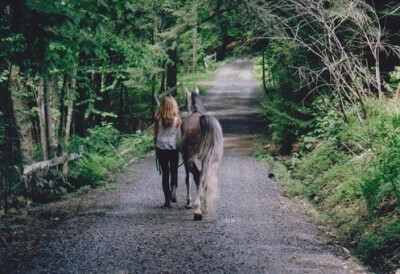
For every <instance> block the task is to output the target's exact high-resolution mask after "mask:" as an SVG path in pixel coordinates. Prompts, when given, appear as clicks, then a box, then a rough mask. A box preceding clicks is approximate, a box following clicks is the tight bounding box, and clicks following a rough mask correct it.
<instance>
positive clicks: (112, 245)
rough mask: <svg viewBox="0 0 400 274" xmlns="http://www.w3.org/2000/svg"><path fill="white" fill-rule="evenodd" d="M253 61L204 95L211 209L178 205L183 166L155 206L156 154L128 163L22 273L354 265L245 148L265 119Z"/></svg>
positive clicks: (223, 74)
mask: <svg viewBox="0 0 400 274" xmlns="http://www.w3.org/2000/svg"><path fill="white" fill-rule="evenodd" d="M251 70H252V64H251V62H250V61H249V60H237V61H235V62H231V63H229V64H227V65H225V66H224V67H222V68H221V70H220V71H219V73H218V75H217V78H216V80H215V81H213V82H212V86H213V87H212V89H210V90H209V92H208V94H207V96H206V97H205V98H204V102H205V105H206V109H207V110H208V111H209V113H211V114H213V115H215V116H216V117H217V118H218V119H219V120H220V122H221V124H222V127H223V130H224V136H225V152H224V157H223V163H222V166H221V171H220V191H221V197H220V203H219V210H218V212H217V215H216V216H214V217H210V216H205V218H204V219H203V221H201V222H195V221H193V220H192V217H193V212H192V211H191V210H186V209H184V204H185V186H184V177H183V176H184V172H183V169H180V173H179V182H180V186H179V188H178V204H177V205H176V206H174V207H172V208H169V209H164V208H161V205H162V204H163V198H162V197H163V194H162V189H161V177H160V176H159V175H158V174H157V172H156V170H155V164H154V163H155V159H154V155H153V154H151V155H149V157H147V158H146V159H144V160H143V161H141V162H140V163H138V164H133V165H132V166H130V167H129V170H128V171H127V172H126V173H125V174H123V176H121V178H120V179H119V180H120V181H121V184H120V186H118V188H117V189H113V190H109V191H103V192H102V193H99V194H98V195H96V196H91V197H92V200H91V201H90V202H87V203H85V205H83V206H82V207H81V208H80V211H79V212H80V213H79V215H77V216H76V217H75V218H73V219H70V220H68V221H65V222H64V223H63V224H61V225H59V226H58V228H57V229H56V230H55V231H54V232H53V233H52V234H51V236H50V237H48V240H47V241H46V242H45V243H44V244H42V245H41V247H40V248H39V250H38V252H37V253H36V256H35V257H34V258H33V259H32V260H30V261H28V262H25V263H24V264H23V265H21V267H20V268H19V269H18V270H17V271H18V272H24V273H25V272H28V273H38V272H52V273H53V272H57V273H88V272H89V273H96V272H97V273H289V272H290V273H352V272H353V273H360V272H362V270H361V269H360V268H359V267H357V266H356V265H355V264H354V263H352V261H351V260H349V259H345V258H344V257H342V256H340V255H338V254H337V252H336V249H337V248H336V247H334V246H333V245H329V244H327V243H326V240H325V238H324V237H322V236H321V234H320V233H319V232H318V230H317V229H316V228H315V227H314V226H313V225H312V224H310V222H309V221H308V220H307V216H306V215H305V214H304V213H303V212H302V211H301V210H300V209H299V207H297V206H295V205H294V204H293V203H292V202H291V201H290V200H289V199H288V198H286V197H284V196H282V195H281V189H280V188H279V186H278V184H277V183H276V182H275V181H273V180H271V179H269V178H268V176H267V174H268V169H267V167H266V166H265V165H264V164H262V163H260V162H259V161H257V160H256V159H255V158H253V157H251V156H249V151H250V148H251V144H252V139H253V138H254V136H256V135H258V134H261V133H262V132H263V129H264V128H265V126H264V125H263V121H261V120H260V119H259V118H258V112H259V108H258V107H257V100H256V99H255V94H256V89H257V87H258V86H259V83H258V82H257V81H255V80H254V79H253V78H252V74H251Z"/></svg>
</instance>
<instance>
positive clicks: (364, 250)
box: [356, 220, 400, 270]
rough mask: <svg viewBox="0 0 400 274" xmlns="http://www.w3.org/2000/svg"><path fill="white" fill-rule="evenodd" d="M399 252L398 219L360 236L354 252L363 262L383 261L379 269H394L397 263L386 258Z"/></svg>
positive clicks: (399, 234) (379, 262) (399, 230)
mask: <svg viewBox="0 0 400 274" xmlns="http://www.w3.org/2000/svg"><path fill="white" fill-rule="evenodd" d="M399 252H400V220H395V221H392V222H390V223H388V224H385V225H384V226H383V227H381V228H380V229H379V230H378V231H376V232H371V233H369V234H367V235H365V236H363V237H362V239H361V240H360V242H359V243H358V245H357V248H356V253H357V254H358V255H359V257H360V258H361V259H362V261H363V262H364V263H367V264H369V265H379V264H382V262H385V265H384V267H383V268H382V269H381V270H389V269H390V268H393V269H396V268H397V267H398V265H396V263H395V262H393V261H390V260H388V258H392V256H393V255H395V257H393V258H396V256H398V254H399Z"/></svg>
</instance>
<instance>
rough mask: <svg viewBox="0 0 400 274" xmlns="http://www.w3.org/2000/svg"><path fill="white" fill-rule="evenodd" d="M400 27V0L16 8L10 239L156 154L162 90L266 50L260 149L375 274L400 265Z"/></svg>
mask: <svg viewBox="0 0 400 274" xmlns="http://www.w3.org/2000/svg"><path fill="white" fill-rule="evenodd" d="M399 26H400V4H399V3H398V1H397V0H388V1H377V0H276V1H270V0H232V1H224V0H197V1H195V0H157V1H143V0H127V1H117V0H114V1H106V0H87V1H81V0H3V1H1V3H0V33H1V35H0V39H1V42H0V194H1V199H0V200H1V201H0V235H2V233H3V231H4V229H5V228H4V227H3V226H2V225H1V219H3V220H4V219H5V218H10V216H12V215H18V214H21V212H22V211H23V210H24V209H25V208H27V207H28V206H35V205H40V204H43V203H48V202H51V201H55V200H59V199H61V198H62V197H64V196H65V195H67V194H68V193H73V192H76V191H78V190H79V189H80V188H84V187H93V188H94V187H97V186H102V185H104V184H108V183H110V182H111V181H112V180H113V179H112V178H113V176H110V174H115V173H117V172H119V171H121V170H122V169H123V168H124V166H125V165H126V164H127V163H129V162H130V161H131V160H132V159H138V158H140V157H142V156H143V155H144V154H145V153H146V152H148V151H149V150H151V149H152V148H153V143H152V142H153V139H152V136H151V134H150V132H149V131H148V130H147V129H148V127H149V126H150V125H151V124H152V122H153V116H154V112H155V110H156V107H157V104H156V101H155V95H157V94H161V93H163V92H165V91H167V90H168V89H170V88H174V87H176V86H177V85H178V86H179V84H182V83H183V84H184V85H185V86H188V87H190V88H192V87H194V86H195V85H196V81H202V80H203V79H207V78H210V77H212V74H213V71H215V69H216V68H217V67H218V65H219V64H221V63H223V62H227V61H228V60H232V59H234V58H237V57H240V56H250V57H251V58H252V59H253V60H254V64H255V71H254V73H255V75H256V76H257V77H258V78H259V79H260V81H261V83H262V86H261V87H260V90H262V92H261V93H262V96H260V97H259V103H260V105H261V106H262V109H263V113H262V115H263V117H264V118H265V119H266V121H267V123H266V125H265V127H266V128H267V129H268V136H265V137H264V138H263V139H262V140H260V141H259V143H260V144H258V146H259V147H258V146H257V147H256V148H255V149H254V150H255V151H254V154H255V155H257V156H258V157H259V158H260V159H262V160H264V161H266V162H267V163H269V164H270V163H272V162H273V163H275V167H276V176H277V180H278V181H279V182H280V184H281V185H282V187H283V188H284V190H285V192H287V193H288V195H289V196H291V197H293V198H294V199H306V200H309V201H310V203H312V204H313V206H315V208H316V210H317V212H318V213H316V216H315V218H316V219H317V220H316V222H323V223H325V224H329V226H330V227H331V229H332V231H333V232H332V233H333V234H334V235H335V237H336V240H337V241H338V242H340V243H341V244H343V245H344V246H346V247H348V248H349V249H350V250H351V253H352V254H354V255H356V256H357V257H358V258H359V259H360V260H361V261H362V262H363V263H364V264H366V265H367V266H368V267H369V268H370V270H372V271H375V272H381V273H383V272H390V271H394V270H396V269H399V268H400V220H399V217H398V216H399V213H400V105H399V104H400V102H399V96H400V36H399V35H400V33H399V31H400V29H399ZM212 54H215V56H216V61H215V62H213V63H211V64H208V63H207V65H206V66H205V60H207V59H205V58H207V56H210V55H212ZM200 89H201V91H202V92H204V91H205V90H206V89H207V87H204V86H203V87H201V86H200ZM180 91H181V89H180V88H178V89H176V90H175V91H174V95H176V96H178V98H179V96H180ZM266 148H267V149H266ZM69 155H75V156H76V155H77V157H79V159H76V160H74V161H69V162H68V161H65V159H66V158H67V157H69ZM57 157H61V158H62V159H64V160H63V161H61V162H57V163H55V164H53V165H52V166H51V167H46V168H44V169H34V170H31V171H27V167H29V166H30V165H32V164H34V163H38V162H42V161H51V160H52V159H55V158H57ZM3 241H4V238H3ZM0 244H1V241H0Z"/></svg>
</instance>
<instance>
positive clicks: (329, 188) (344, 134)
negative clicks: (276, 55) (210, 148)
mask: <svg viewBox="0 0 400 274" xmlns="http://www.w3.org/2000/svg"><path fill="white" fill-rule="evenodd" d="M265 100H266V101H265V102H264V104H263V106H264V113H265V114H266V113H268V114H271V113H272V112H271V109H282V104H281V102H280V101H279V100H274V98H273V97H271V96H268V97H267V98H266V99H265ZM318 100H323V99H318ZM323 105H324V104H320V103H315V104H314V107H313V112H314V119H312V120H309V121H308V123H309V124H308V125H307V128H306V131H303V133H302V134H298V133H299V132H301V131H302V130H303V129H304V127H303V126H302V124H301V123H297V126H294V127H292V129H291V128H289V129H288V130H291V131H293V132H295V133H296V140H297V141H296V142H295V145H294V149H293V150H292V153H291V155H290V156H289V157H288V156H281V154H280V153H279V146H277V145H276V144H272V145H271V144H268V145H267V146H265V145H263V146H260V147H259V148H258V149H257V155H258V157H260V158H262V159H264V160H265V161H266V162H269V163H272V162H274V166H275V175H276V177H277V180H278V181H279V183H280V184H281V185H282V186H283V188H284V190H285V192H286V193H287V194H288V195H290V196H292V197H298V198H300V199H308V200H310V201H311V202H312V204H313V205H314V206H315V208H316V209H317V210H318V211H319V212H320V213H321V216H324V218H325V223H329V225H330V226H331V227H333V229H334V232H335V234H336V235H337V236H338V237H339V240H340V241H341V243H342V244H343V245H346V246H347V247H349V248H350V249H351V250H352V253H353V254H354V255H356V256H357V257H358V258H359V259H360V260H362V262H363V263H364V264H365V265H366V266H367V267H370V268H371V269H372V270H373V271H376V272H385V273H386V272H390V271H393V270H396V269H398V268H399V267H400V220H399V217H398V216H399V213H400V206H399V205H400V196H399V194H400V109H399V106H398V105H396V104H395V103H392V102H380V101H378V100H377V99H370V100H368V101H366V107H367V110H368V118H367V119H360V118H359V115H357V114H358V110H357V109H354V108H350V107H348V108H347V109H346V111H347V118H348V122H347V123H345V122H344V121H343V118H342V116H341V115H339V113H337V112H335V111H331V110H330V109H328V108H324V107H323ZM266 106H267V107H266ZM280 117H282V116H280V115H278V114H276V115H275V117H274V116H273V117H272V118H271V116H270V119H271V123H270V126H269V130H270V132H271V136H272V138H271V139H270V142H272V143H274V142H275V143H276V142H277V141H278V144H280V143H279V141H280V138H283V137H284V136H283V135H282V133H281V132H283V131H282V129H283V128H285V127H287V125H288V122H289V123H291V122H290V121H292V120H291V119H286V122H284V123H283V122H281V120H284V119H283V118H282V119H281V118H280ZM271 125H273V126H271ZM277 136H278V137H279V136H280V138H277ZM265 148H267V149H265ZM271 148H275V149H271ZM273 156H274V158H273Z"/></svg>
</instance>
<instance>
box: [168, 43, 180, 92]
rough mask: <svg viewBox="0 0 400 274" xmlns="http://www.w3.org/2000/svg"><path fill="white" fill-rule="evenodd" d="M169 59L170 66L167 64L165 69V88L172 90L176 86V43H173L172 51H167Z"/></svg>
mask: <svg viewBox="0 0 400 274" xmlns="http://www.w3.org/2000/svg"><path fill="white" fill-rule="evenodd" d="M168 54H169V59H170V60H171V61H172V64H169V65H168V67H167V88H172V87H174V86H176V83H177V79H178V76H177V74H178V61H179V59H178V46H177V44H176V42H173V44H172V49H171V50H169V52H168Z"/></svg>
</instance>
